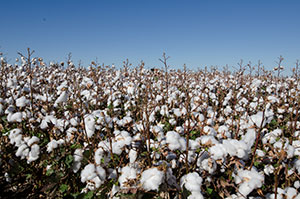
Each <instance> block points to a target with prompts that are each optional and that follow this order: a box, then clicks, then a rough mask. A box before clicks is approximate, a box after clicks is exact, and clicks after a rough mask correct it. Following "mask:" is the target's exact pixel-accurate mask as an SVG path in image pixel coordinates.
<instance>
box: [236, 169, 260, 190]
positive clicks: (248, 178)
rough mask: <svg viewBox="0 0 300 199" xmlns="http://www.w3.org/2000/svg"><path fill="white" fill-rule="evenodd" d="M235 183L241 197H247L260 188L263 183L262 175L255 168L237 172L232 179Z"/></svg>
mask: <svg viewBox="0 0 300 199" xmlns="http://www.w3.org/2000/svg"><path fill="white" fill-rule="evenodd" d="M234 180H235V183H236V184H239V192H240V193H241V194H242V195H243V196H248V194H249V193H250V192H252V191H253V190H254V189H256V188H260V187H261V186H262V183H263V182H264V175H262V174H260V173H258V172H257V171H256V170H255V168H252V169H251V171H249V170H242V169H241V170H239V171H238V172H237V175H236V176H235V177H234Z"/></svg>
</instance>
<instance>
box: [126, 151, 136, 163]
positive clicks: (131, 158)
mask: <svg viewBox="0 0 300 199" xmlns="http://www.w3.org/2000/svg"><path fill="white" fill-rule="evenodd" d="M128 155H129V162H130V163H131V164H133V163H134V162H135V160H136V158H137V151H136V150H134V149H130V151H129V154H128Z"/></svg>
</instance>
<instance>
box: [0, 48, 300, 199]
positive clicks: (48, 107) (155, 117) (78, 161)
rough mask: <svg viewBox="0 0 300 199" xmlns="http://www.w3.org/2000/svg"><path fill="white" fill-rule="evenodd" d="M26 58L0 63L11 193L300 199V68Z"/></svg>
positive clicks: (5, 166) (4, 180)
mask: <svg viewBox="0 0 300 199" xmlns="http://www.w3.org/2000/svg"><path fill="white" fill-rule="evenodd" d="M20 55H21V58H20V59H17V60H16V62H15V63H14V64H8V63H7V62H6V59H5V58H3V57H2V58H1V69H0V70H1V75H0V78H1V83H0V87H1V89H0V116H1V119H0V130H1V137H0V139H1V140H0V141H1V149H0V154H1V156H0V166H1V169H0V172H1V175H0V183H1V189H2V191H1V193H0V194H1V195H2V197H3V198H6V197H7V198H8V197H9V198H11V197H27V198H35V197H41V198H45V197H49V198H54V197H60V198H63V197H66V198H93V197H95V198H98V197H99V198H129V197H131V198H228V199H229V198H232V199H237V198H270V199H271V198H278V199H279V198H290V199H292V198H300V191H299V190H300V158H299V157H300V139H299V138H300V120H299V113H300V110H299V102H300V98H299V94H300V84H299V81H298V76H297V73H298V72H297V73H294V74H293V75H292V76H290V77H281V76H280V75H279V74H280V73H279V72H278V75H276V74H274V73H273V72H270V71H265V70H264V71H263V72H261V74H259V73H258V74H255V75H249V74H246V72H245V69H246V66H247V65H246V66H243V65H240V66H241V70H239V71H236V72H234V73H231V72H228V71H225V70H224V71H218V70H215V69H214V68H212V70H210V71H207V70H205V71H204V70H203V71H201V70H199V71H196V72H195V71H189V70H186V68H184V70H181V71H180V70H169V69H168V66H167V64H166V61H167V58H166V57H165V56H164V57H163V58H164V59H163V60H161V61H162V62H163V63H165V68H164V69H163V70H161V69H145V67H144V63H143V62H141V64H140V65H138V66H136V67H132V66H131V65H130V64H129V63H128V61H126V62H124V67H122V68H121V69H116V68H115V67H114V66H104V65H99V64H98V63H95V62H92V63H91V65H90V66H89V67H87V68H83V67H76V66H75V65H74V63H72V61H71V59H69V60H68V61H67V62H65V63H64V62H61V63H50V64H48V65H47V64H45V63H44V61H43V59H42V58H35V57H33V56H32V52H30V50H28V55H27V56H23V55H22V54H20ZM275 70H276V71H278V70H283V68H282V67H281V66H279V67H277V68H275ZM297 70H298V68H297ZM276 71H275V72H276ZM294 71H295V70H294ZM244 72H245V73H244ZM276 73H277V72H276Z"/></svg>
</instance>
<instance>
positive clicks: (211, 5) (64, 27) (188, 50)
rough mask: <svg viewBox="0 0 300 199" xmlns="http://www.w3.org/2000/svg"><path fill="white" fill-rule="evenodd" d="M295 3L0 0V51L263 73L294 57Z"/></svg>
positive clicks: (298, 16)
mask: <svg viewBox="0 0 300 199" xmlns="http://www.w3.org/2000/svg"><path fill="white" fill-rule="evenodd" d="M299 10H300V1H296V0H294V1H291V0H285V1H284V0H281V1H279V0H273V1H271V0H265V1H262V0H252V1H241V0H226V1H214V0H211V1H208V0H206V1H192V0H186V1H183V0H181V1H179V0H172V1H171V0H170V1H168V0H161V1H158V0H151V1H150V0H148V1H146V0H143V1H142V0H139V1H134V0H127V1H125V0H119V1H117V0H110V1H109V0H106V1H91V0H86V1H83V0H82V1H78V0H72V1H71V0H69V1H67V0H65V1H63V0H61V1H57V0H52V1H50V0H36V1H30V0H27V1H23V0H19V1H16V0H10V1H8V0H6V1H1V12H0V18H1V31H0V51H2V52H3V53H5V56H6V57H7V58H8V59H11V60H13V59H14V58H15V57H17V52H25V51H26V48H27V47H30V48H31V49H34V50H35V51H36V53H35V55H36V56H42V57H44V58H45V59H46V60H47V61H64V60H65V59H66V56H67V54H68V53H69V52H71V53H72V55H73V59H74V61H75V63H78V61H79V60H81V61H82V63H83V64H84V65H88V64H89V63H90V61H91V60H94V59H95V58H97V59H98V61H99V62H100V63H105V64H106V65H110V64H112V63H114V64H115V65H116V66H121V64H122V61H123V60H125V59H126V58H128V59H129V61H130V62H131V63H133V64H134V65H136V64H138V63H139V62H140V61H141V60H144V62H145V64H146V67H148V68H151V67H155V66H156V67H161V66H162V65H161V63H160V62H159V61H158V59H159V58H160V57H161V55H162V53H163V52H166V53H167V55H169V56H170V57H171V58H170V60H169V64H170V66H171V68H174V69H177V68H181V67H182V65H183V64H184V63H186V64H187V66H188V67H189V68H191V69H196V68H198V67H199V68H203V67H204V66H208V67H209V66H211V65H218V66H220V67H222V66H224V65H226V64H228V65H229V66H237V63H238V62H239V60H240V59H243V60H244V62H246V63H247V62H248V61H251V62H252V63H257V61H258V60H261V61H262V63H263V64H264V65H265V67H267V68H269V69H271V68H273V67H274V66H275V65H276V63H275V61H276V60H277V57H279V56H280V55H282V56H283V57H284V58H285V60H284V63H283V65H285V66H286V68H287V70H290V69H289V68H291V67H292V66H293V65H294V63H295V61H296V59H300V11H299Z"/></svg>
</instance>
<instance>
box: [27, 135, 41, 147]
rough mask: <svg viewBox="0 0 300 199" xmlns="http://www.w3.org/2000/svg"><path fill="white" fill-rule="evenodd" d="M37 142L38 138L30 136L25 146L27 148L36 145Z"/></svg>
mask: <svg viewBox="0 0 300 199" xmlns="http://www.w3.org/2000/svg"><path fill="white" fill-rule="evenodd" d="M39 141H40V139H39V138H38V137H36V136H32V137H31V138H30V139H29V140H28V141H27V145H28V146H31V145H32V144H34V143H37V142H39Z"/></svg>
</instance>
